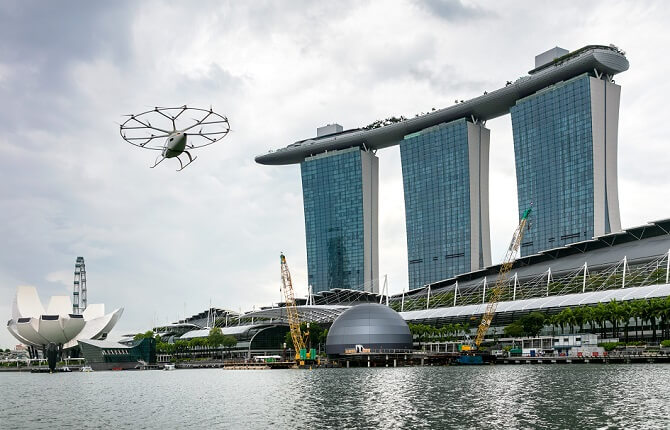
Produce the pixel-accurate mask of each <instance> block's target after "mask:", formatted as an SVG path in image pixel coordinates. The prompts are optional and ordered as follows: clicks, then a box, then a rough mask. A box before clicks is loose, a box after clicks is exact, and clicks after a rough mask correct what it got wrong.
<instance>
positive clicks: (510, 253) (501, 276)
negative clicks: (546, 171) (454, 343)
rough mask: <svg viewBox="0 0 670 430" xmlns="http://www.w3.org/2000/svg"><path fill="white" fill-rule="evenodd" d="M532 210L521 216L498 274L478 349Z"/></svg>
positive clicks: (478, 334)
mask: <svg viewBox="0 0 670 430" xmlns="http://www.w3.org/2000/svg"><path fill="white" fill-rule="evenodd" d="M531 210H532V205H531V207H529V208H528V209H526V210H525V211H524V212H523V215H521V221H520V222H519V226H518V227H517V228H516V230H515V231H514V235H513V236H512V242H511V243H510V244H509V248H507V253H506V254H505V259H504V260H503V263H502V266H500V272H498V277H497V278H496V283H495V285H494V287H493V289H492V290H491V300H490V301H489V303H488V304H487V305H486V312H484V317H483V318H482V322H480V323H479V327H477V337H475V346H476V347H477V348H479V345H481V343H482V341H483V340H484V336H485V335H486V332H487V331H488V329H489V327H490V326H491V321H493V316H494V315H495V313H496V308H497V307H498V301H499V300H500V296H502V293H503V290H504V288H505V285H506V284H507V277H508V275H509V272H510V271H511V270H512V265H514V259H515V258H514V257H515V256H516V253H517V251H518V250H519V246H520V245H521V240H522V239H523V235H524V233H525V228H526V224H527V223H528V216H529V215H530V212H531Z"/></svg>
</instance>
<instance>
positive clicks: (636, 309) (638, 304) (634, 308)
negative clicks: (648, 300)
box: [630, 300, 642, 340]
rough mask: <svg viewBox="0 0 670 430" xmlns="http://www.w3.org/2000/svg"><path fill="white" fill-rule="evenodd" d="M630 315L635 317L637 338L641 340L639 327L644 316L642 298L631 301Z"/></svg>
mask: <svg viewBox="0 0 670 430" xmlns="http://www.w3.org/2000/svg"><path fill="white" fill-rule="evenodd" d="M630 315H631V317H633V318H635V339H636V340H639V339H640V336H639V335H638V329H639V328H640V317H641V316H642V300H633V301H631V302H630Z"/></svg>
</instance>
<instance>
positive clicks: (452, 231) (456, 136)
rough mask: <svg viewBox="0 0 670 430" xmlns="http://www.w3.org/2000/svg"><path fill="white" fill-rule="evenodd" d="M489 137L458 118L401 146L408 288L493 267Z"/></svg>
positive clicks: (408, 138) (477, 126)
mask: <svg viewBox="0 0 670 430" xmlns="http://www.w3.org/2000/svg"><path fill="white" fill-rule="evenodd" d="M489 135H490V132H489V130H488V129H487V128H485V127H484V126H483V125H481V124H473V123H472V122H469V121H466V120H465V119H459V120H456V121H452V122H449V123H445V124H439V125H436V126H434V127H430V128H427V129H425V130H422V131H420V132H417V133H413V134H410V135H408V136H405V138H404V140H403V141H402V142H401V143H400V155H401V158H402V176H403V187H404V191H405V223H406V228H407V259H408V274H409V288H410V289H414V288H419V287H422V286H424V285H426V284H429V283H432V282H436V281H439V280H442V279H445V278H450V277H452V276H456V275H458V274H460V273H465V272H470V271H472V270H476V269H479V268H483V267H486V266H488V265H490V264H491V253H490V248H491V245H490V233H489V213H488V185H489V184H488V171H489V169H488V164H489Z"/></svg>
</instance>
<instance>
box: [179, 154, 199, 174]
mask: <svg viewBox="0 0 670 430" xmlns="http://www.w3.org/2000/svg"><path fill="white" fill-rule="evenodd" d="M183 154H186V155H187V156H188V163H186V164H183V163H182V162H181V158H179V157H177V160H179V165H180V166H181V168H179V169H177V172H181V171H182V170H184V169H185V168H186V166H188V165H189V164H191V163H192V162H194V161H195V160H196V159H197V158H198V156H195V157H191V154H190V153H189V152H188V151H184V152H183ZM179 155H181V154H179Z"/></svg>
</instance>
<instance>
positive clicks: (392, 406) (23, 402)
mask: <svg viewBox="0 0 670 430" xmlns="http://www.w3.org/2000/svg"><path fill="white" fill-rule="evenodd" d="M669 385H670V365H663V364H646V365H595V364H593V365H577V364H574V365H546V366H538V365H517V366H473V367H458V366H452V367H423V368H422V367H407V368H396V369H393V368H379V369H375V368H372V369H368V368H358V369H353V368H352V369H316V370H311V371H309V370H305V371H300V370H273V371H267V370H266V371H254V370H245V371H223V370H218V369H203V370H179V371H176V372H158V371H147V372H94V373H71V374H54V375H44V374H26V373H21V374H18V373H2V374H0V387H1V388H2V389H1V390H0V427H1V428H37V429H39V428H65V427H71V426H72V424H73V423H78V424H79V423H80V424H81V425H80V427H81V428H104V427H107V428H140V429H141V428H161V429H172V428H184V427H192V428H205V427H208V428H268V427H273V428H296V425H297V424H299V425H298V428H308V427H310V426H315V427H316V426H318V428H326V429H341V428H413V429H415V428H416V429H422V428H464V427H468V428H491V427H494V428H503V429H516V428H539V429H556V428H594V429H595V428H602V429H608V428H667V427H668V425H669V424H670V409H669V408H668V407H667V406H668V405H670V390H668V386H669Z"/></svg>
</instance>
